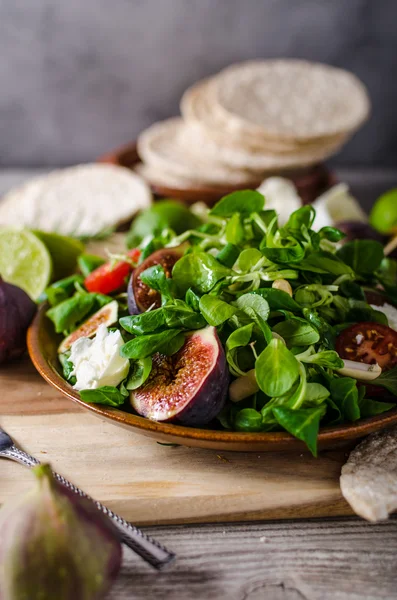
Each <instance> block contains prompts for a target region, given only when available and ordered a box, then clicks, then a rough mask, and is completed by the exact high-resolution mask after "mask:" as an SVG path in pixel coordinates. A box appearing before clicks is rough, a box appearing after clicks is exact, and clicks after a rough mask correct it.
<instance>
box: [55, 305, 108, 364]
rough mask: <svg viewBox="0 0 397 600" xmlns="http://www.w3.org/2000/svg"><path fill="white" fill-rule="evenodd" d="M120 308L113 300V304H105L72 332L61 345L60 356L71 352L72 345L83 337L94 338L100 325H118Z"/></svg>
mask: <svg viewBox="0 0 397 600" xmlns="http://www.w3.org/2000/svg"><path fill="white" fill-rule="evenodd" d="M118 306H119V305H118V303H117V300H113V301H112V302H109V303H108V304H105V306H102V308H100V309H99V310H98V311H97V312H96V313H95V314H93V315H91V317H89V319H87V320H86V321H84V323H82V324H81V325H80V327H79V328H78V329H76V330H75V331H72V333H71V334H70V335H68V337H66V338H65V339H64V340H63V341H62V342H61V343H60V345H59V348H58V354H63V352H66V351H67V350H70V348H71V346H72V344H73V343H74V342H75V341H76V340H78V339H79V338H81V337H88V338H91V337H94V335H96V332H97V331H98V329H99V327H100V325H106V327H110V326H111V325H114V324H115V323H117V317H118Z"/></svg>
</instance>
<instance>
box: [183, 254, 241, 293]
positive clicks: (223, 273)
mask: <svg viewBox="0 0 397 600" xmlns="http://www.w3.org/2000/svg"><path fill="white" fill-rule="evenodd" d="M228 275H230V269H228V268H227V267H224V266H223V265H221V264H220V263H219V262H218V261H217V260H216V258H214V257H213V256H212V255H211V254H207V253H206V252H192V253H191V254H186V255H185V256H183V257H182V258H181V259H179V260H178V261H177V262H176V263H175V266H174V268H173V270H172V279H173V281H174V282H175V284H176V286H177V288H178V290H179V291H180V292H181V294H182V295H183V294H185V293H186V292H187V290H188V289H189V288H192V289H193V290H196V291H197V292H199V293H201V294H205V293H207V292H209V291H210V290H211V289H212V288H213V287H214V285H215V284H216V283H217V282H218V281H220V280H221V279H223V278H224V277H227V276H228Z"/></svg>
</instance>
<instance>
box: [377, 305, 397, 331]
mask: <svg viewBox="0 0 397 600" xmlns="http://www.w3.org/2000/svg"><path fill="white" fill-rule="evenodd" d="M371 308H373V309H374V310H379V311H380V312H383V314H384V315H386V317H387V322H388V324H389V327H391V328H392V329H394V330H395V331H397V309H396V308H394V306H392V305H391V304H387V302H385V304H384V305H383V306H376V305H375V304H371Z"/></svg>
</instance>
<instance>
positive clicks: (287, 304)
mask: <svg viewBox="0 0 397 600" xmlns="http://www.w3.org/2000/svg"><path fill="white" fill-rule="evenodd" d="M252 293H253V294H258V295H259V296H262V298H265V300H267V302H268V304H269V306H270V308H271V309H272V310H289V311H291V312H301V310H302V308H301V307H300V306H299V304H298V303H297V302H295V300H294V299H293V298H291V296H290V295H289V294H287V292H283V291H282V290H277V289H275V288H260V289H259V290H255V292H252Z"/></svg>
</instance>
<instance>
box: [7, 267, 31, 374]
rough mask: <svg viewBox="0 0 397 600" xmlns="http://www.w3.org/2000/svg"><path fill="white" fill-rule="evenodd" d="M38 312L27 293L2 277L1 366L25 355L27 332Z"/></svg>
mask: <svg viewBox="0 0 397 600" xmlns="http://www.w3.org/2000/svg"><path fill="white" fill-rule="evenodd" d="M36 310H37V306H36V304H35V303H34V302H33V300H32V299H31V298H29V296H28V295H27V293H26V292H24V291H23V290H22V289H21V288H19V287H17V286H16V285H12V284H11V283H6V282H5V281H3V280H2V278H1V277H0V364H1V363H3V362H5V361H7V360H11V359H13V358H18V356H21V354H23V353H24V351H25V349H26V331H27V328H28V327H29V325H30V323H31V321H32V319H33V317H34V314H35V312H36Z"/></svg>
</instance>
